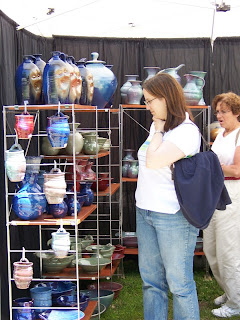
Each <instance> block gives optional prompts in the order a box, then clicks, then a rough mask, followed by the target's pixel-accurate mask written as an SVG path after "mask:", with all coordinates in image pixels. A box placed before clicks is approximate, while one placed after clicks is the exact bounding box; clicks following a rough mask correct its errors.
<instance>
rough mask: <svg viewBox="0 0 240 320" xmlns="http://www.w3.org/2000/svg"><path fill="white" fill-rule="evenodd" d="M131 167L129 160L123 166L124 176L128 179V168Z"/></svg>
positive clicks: (124, 161)
mask: <svg viewBox="0 0 240 320" xmlns="http://www.w3.org/2000/svg"><path fill="white" fill-rule="evenodd" d="M129 166H130V163H129V160H123V165H122V176H123V177H125V178H127V176H128V168H129Z"/></svg>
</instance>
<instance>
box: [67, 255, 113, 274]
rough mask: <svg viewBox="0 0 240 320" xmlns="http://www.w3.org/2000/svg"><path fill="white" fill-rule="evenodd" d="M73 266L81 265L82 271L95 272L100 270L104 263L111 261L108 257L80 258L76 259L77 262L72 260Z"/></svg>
mask: <svg viewBox="0 0 240 320" xmlns="http://www.w3.org/2000/svg"><path fill="white" fill-rule="evenodd" d="M72 263H73V264H74V265H75V266H76V265H77V264H78V266H80V267H81V269H82V271H84V272H87V273H96V272H98V271H99V272H100V271H101V270H102V269H103V268H104V267H105V266H106V265H108V264H110V263H111V260H110V259H107V258H101V257H100V258H80V259H78V263H77V262H76V260H73V262H72Z"/></svg>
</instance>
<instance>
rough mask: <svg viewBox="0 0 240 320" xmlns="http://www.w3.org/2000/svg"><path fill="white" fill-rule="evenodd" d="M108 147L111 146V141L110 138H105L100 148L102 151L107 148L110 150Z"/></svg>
mask: <svg viewBox="0 0 240 320" xmlns="http://www.w3.org/2000/svg"><path fill="white" fill-rule="evenodd" d="M110 147H111V141H110V139H107V140H106V141H105V142H104V144H103V146H102V148H101V150H102V151H109V150H110Z"/></svg>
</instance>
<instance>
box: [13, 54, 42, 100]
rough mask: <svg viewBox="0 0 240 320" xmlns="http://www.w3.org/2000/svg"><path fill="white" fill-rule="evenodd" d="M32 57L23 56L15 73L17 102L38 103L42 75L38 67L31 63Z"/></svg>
mask: <svg viewBox="0 0 240 320" xmlns="http://www.w3.org/2000/svg"><path fill="white" fill-rule="evenodd" d="M33 59H34V57H33V56H31V55H26V56H24V59H23V62H22V63H21V64H20V65H19V66H18V68H17V70H16V74H15V87H16V95H17V102H18V104H21V105H23V104H24V101H26V102H27V103H28V104H31V105H33V104H39V103H40V99H41V93H42V76H41V72H40V70H39V68H38V67H37V66H36V65H35V64H34V63H33Z"/></svg>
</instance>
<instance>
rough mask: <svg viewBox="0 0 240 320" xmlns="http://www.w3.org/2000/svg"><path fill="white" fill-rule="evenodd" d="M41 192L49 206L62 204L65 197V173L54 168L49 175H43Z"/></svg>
mask: <svg viewBox="0 0 240 320" xmlns="http://www.w3.org/2000/svg"><path fill="white" fill-rule="evenodd" d="M43 176H44V183H43V192H44V193H45V196H46V199H47V202H48V203H49V204H59V203H62V202H63V199H64V197H65V195H66V187H67V184H66V181H65V173H64V172H61V170H60V169H57V168H54V169H52V170H51V171H50V173H44V174H43Z"/></svg>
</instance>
